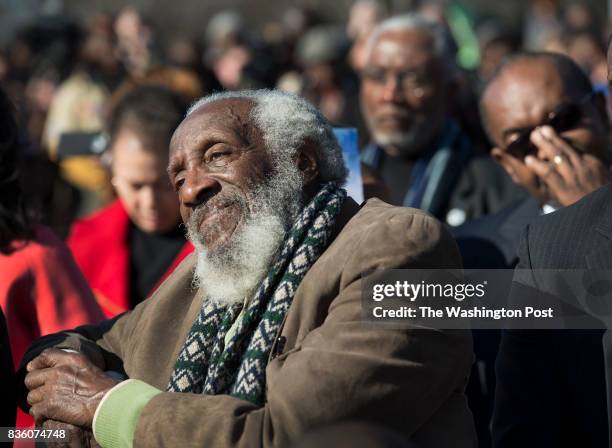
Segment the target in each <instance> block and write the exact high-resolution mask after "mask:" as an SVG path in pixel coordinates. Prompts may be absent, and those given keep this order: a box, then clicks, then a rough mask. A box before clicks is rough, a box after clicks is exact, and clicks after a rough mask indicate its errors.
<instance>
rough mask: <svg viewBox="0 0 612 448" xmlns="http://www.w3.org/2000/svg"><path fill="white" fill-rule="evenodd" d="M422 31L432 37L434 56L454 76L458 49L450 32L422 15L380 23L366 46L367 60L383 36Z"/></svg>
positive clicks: (405, 16)
mask: <svg viewBox="0 0 612 448" xmlns="http://www.w3.org/2000/svg"><path fill="white" fill-rule="evenodd" d="M415 30H416V31H421V32H423V33H425V34H427V35H428V36H430V37H431V39H432V41H433V50H434V55H435V56H436V57H437V58H438V59H439V60H440V61H441V62H442V63H443V64H444V65H445V67H446V68H447V69H448V70H450V72H449V73H450V74H451V75H454V74H455V71H456V70H457V62H456V48H455V45H454V43H453V41H452V38H451V36H450V34H449V32H448V30H447V29H446V28H445V27H444V26H443V25H441V24H440V23H438V22H436V21H435V20H433V19H430V18H428V17H425V16H423V15H421V14H402V15H399V16H394V17H390V18H388V19H387V20H384V21H382V22H381V23H379V24H378V25H377V26H376V28H374V30H373V31H372V34H371V35H370V37H369V38H368V42H367V44H366V59H369V58H370V56H371V53H372V50H373V49H374V46H375V45H376V42H377V41H378V39H380V37H381V36H382V35H383V34H387V33H398V32H399V33H402V32H407V31H415Z"/></svg>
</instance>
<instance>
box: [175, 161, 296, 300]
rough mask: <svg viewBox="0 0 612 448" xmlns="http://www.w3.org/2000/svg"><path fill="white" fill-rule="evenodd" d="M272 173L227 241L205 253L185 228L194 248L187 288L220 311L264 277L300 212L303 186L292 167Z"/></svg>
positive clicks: (199, 238)
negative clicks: (191, 287)
mask: <svg viewBox="0 0 612 448" xmlns="http://www.w3.org/2000/svg"><path fill="white" fill-rule="evenodd" d="M277 169H278V172H277V173H276V175H274V176H273V178H272V179H271V180H270V181H269V182H267V183H266V185H264V186H260V187H258V188H256V189H255V191H254V192H253V197H254V199H253V201H254V202H255V204H256V207H255V211H253V212H251V213H248V212H247V211H246V208H244V209H243V213H248V215H247V216H246V217H245V219H244V222H243V224H242V225H240V228H238V229H236V231H235V232H234V235H233V237H232V239H231V240H230V241H229V242H227V243H226V244H225V245H224V246H223V247H221V248H219V249H217V250H215V252H214V253H211V252H209V251H208V249H207V248H206V245H205V243H204V239H203V238H202V236H201V235H200V234H199V233H198V232H197V231H193V230H192V229H195V228H197V223H193V224H188V225H187V227H188V232H187V237H188V239H189V240H190V241H191V242H192V243H193V245H194V246H195V252H196V257H197V261H196V266H195V271H194V280H193V284H194V287H196V288H203V289H204V292H205V294H206V299H207V300H211V301H213V302H215V303H218V304H220V305H232V304H236V303H242V302H244V301H245V300H247V299H250V298H251V296H252V295H253V294H254V293H255V290H256V289H257V287H258V286H259V284H260V283H261V281H262V280H263V279H264V278H265V276H266V275H267V274H268V271H269V269H270V266H271V264H272V261H273V259H274V257H275V255H276V254H277V252H278V250H279V249H280V247H281V245H282V243H283V241H284V239H285V234H286V232H287V230H289V228H290V227H291V225H292V224H293V222H294V221H295V219H296V218H297V216H298V215H299V213H300V211H301V208H302V201H301V192H302V184H303V181H302V179H301V174H300V172H299V171H298V170H297V168H296V167H295V165H293V164H291V165H285V166H283V164H282V163H281V166H277Z"/></svg>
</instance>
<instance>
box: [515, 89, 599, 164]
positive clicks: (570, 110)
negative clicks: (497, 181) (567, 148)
mask: <svg viewBox="0 0 612 448" xmlns="http://www.w3.org/2000/svg"><path fill="white" fill-rule="evenodd" d="M592 96H593V92H590V93H588V94H587V95H585V96H584V97H583V98H582V99H581V100H580V101H579V102H578V103H562V104H560V105H558V106H557V107H555V109H554V110H553V111H551V112H549V113H548V115H546V118H545V119H544V120H543V121H542V122H541V123H540V124H539V125H538V126H533V127H530V128H526V129H522V130H521V131H520V132H519V134H518V136H517V137H516V139H514V140H512V142H510V143H509V144H508V145H507V146H506V152H507V153H508V154H510V155H511V156H514V157H516V158H518V159H524V158H525V157H526V156H528V155H530V154H535V152H536V151H537V147H536V146H535V145H534V144H533V143H531V140H530V138H529V137H530V135H531V133H532V132H533V130H534V129H536V128H538V127H541V126H550V127H551V128H553V129H554V130H555V132H556V133H557V134H561V133H563V132H567V131H570V130H572V129H575V128H576V127H577V126H578V125H579V124H580V122H581V121H582V118H583V111H582V105H583V104H584V103H586V102H587V101H589V100H590V99H591V98H592Z"/></svg>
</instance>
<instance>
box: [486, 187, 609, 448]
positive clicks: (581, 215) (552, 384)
mask: <svg viewBox="0 0 612 448" xmlns="http://www.w3.org/2000/svg"><path fill="white" fill-rule="evenodd" d="M519 258H520V262H519V265H518V268H517V269H530V270H535V269H590V270H598V269H599V270H601V269H611V268H612V185H610V186H606V187H603V188H601V189H599V190H597V191H595V192H593V193H591V194H590V195H588V196H586V197H585V198H583V199H582V200H581V201H579V202H577V203H576V204H574V205H572V206H570V207H566V208H564V209H561V210H559V211H557V212H555V213H552V214H550V215H546V216H543V217H541V218H538V219H537V220H535V221H534V222H533V223H531V224H529V225H528V226H527V227H526V228H525V230H524V233H523V236H522V239H521V243H520V246H519ZM535 274H536V275H537V272H535ZM603 334H604V331H603V330H588V331H587V330H509V331H505V332H503V333H502V341H501V345H500V351H499V355H498V357H497V363H496V375H497V389H496V395H495V409H494V416H493V442H494V446H496V447H500V448H505V447H517V446H520V447H538V448H545V447H555V448H559V447H577V446H580V447H594V448H595V447H597V448H599V447H606V446H608V411H607V405H606V375H605V368H604V350H603V345H602V335H603ZM609 384H610V383H609Z"/></svg>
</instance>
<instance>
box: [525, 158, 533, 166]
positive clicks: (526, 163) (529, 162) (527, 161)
mask: <svg viewBox="0 0 612 448" xmlns="http://www.w3.org/2000/svg"><path fill="white" fill-rule="evenodd" d="M533 162H534V157H533V156H527V157H525V165H531V164H532V163H533Z"/></svg>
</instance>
